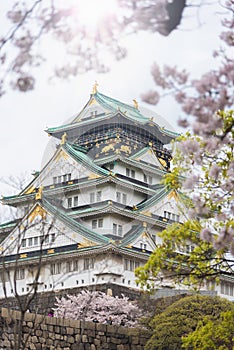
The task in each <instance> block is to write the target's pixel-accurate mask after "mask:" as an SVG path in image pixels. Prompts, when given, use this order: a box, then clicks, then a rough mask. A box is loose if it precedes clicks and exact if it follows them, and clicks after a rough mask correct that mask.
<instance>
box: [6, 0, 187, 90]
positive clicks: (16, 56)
mask: <svg viewBox="0 0 234 350" xmlns="http://www.w3.org/2000/svg"><path fill="white" fill-rule="evenodd" d="M103 1H104V0H103ZM191 3H192V1H191ZM102 5H103V6H101V5H98V6H96V3H95V2H93V3H90V1H89V2H85V4H84V2H83V1H72V0H71V1H66V2H62V1H53V0H33V1H29V0H25V1H15V2H13V6H12V7H11V8H10V6H9V11H8V12H7V19H8V27H9V28H8V29H9V30H8V32H7V33H6V34H5V35H3V36H2V37H1V36H0V63H1V69H0V96H1V95H2V94H3V93H4V92H6V90H7V88H9V86H11V87H12V88H14V89H18V90H19V91H22V92H26V91H30V90H32V89H33V88H34V86H35V79H36V78H35V76H36V73H37V69H38V68H39V67H41V66H42V65H43V64H44V63H45V62H46V61H47V59H48V57H47V53H48V47H51V43H53V44H54V43H55V42H57V45H56V47H57V48H58V47H60V49H61V50H60V53H58V57H57V60H56V61H57V64H55V67H54V71H55V75H56V76H57V77H60V78H66V79H67V78H69V77H71V76H76V75H77V74H81V73H85V72H87V71H90V70H96V71H97V72H99V73H105V72H107V71H108V70H109V66H108V63H107V62H106V59H105V58H106V56H108V57H112V58H114V59H116V60H121V59H122V58H124V57H125V56H126V54H127V50H126V48H125V47H123V46H122V45H121V44H120V41H121V40H120V39H121V37H123V36H124V35H129V34H132V33H136V32H137V31H141V30H146V31H150V32H158V33H160V34H162V35H169V34H170V33H171V32H172V31H173V30H175V29H176V28H177V27H178V25H179V24H180V22H181V19H182V16H183V11H184V9H185V8H186V7H188V6H189V5H190V1H189V0H187V1H186V0H180V1H178V0H170V1H169V0H157V1H155V0H149V1H136V0H116V1H115V3H114V2H113V1H111V0H109V1H105V2H104V3H103V4H102ZM94 7H95V11H93V10H94ZM111 7H112V8H111ZM84 10H85V11H84ZM60 56H62V57H65V59H64V60H61V59H60ZM53 63H54V62H53Z"/></svg>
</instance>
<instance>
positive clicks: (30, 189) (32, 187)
mask: <svg viewBox="0 0 234 350" xmlns="http://www.w3.org/2000/svg"><path fill="white" fill-rule="evenodd" d="M34 191H35V187H34V186H31V187H29V189H28V190H27V191H25V192H24V194H30V193H32V192H34Z"/></svg>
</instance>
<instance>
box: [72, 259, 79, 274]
mask: <svg viewBox="0 0 234 350" xmlns="http://www.w3.org/2000/svg"><path fill="white" fill-rule="evenodd" d="M78 261H79V260H74V261H73V271H78V267H79V263H78Z"/></svg>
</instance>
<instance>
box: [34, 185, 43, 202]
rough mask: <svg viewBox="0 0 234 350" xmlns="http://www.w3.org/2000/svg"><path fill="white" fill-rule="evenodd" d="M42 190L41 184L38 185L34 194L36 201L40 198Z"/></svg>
mask: <svg viewBox="0 0 234 350" xmlns="http://www.w3.org/2000/svg"><path fill="white" fill-rule="evenodd" d="M42 191H43V186H40V187H39V188H38V191H37V193H36V196H35V199H36V201H38V200H40V199H41V198H42Z"/></svg>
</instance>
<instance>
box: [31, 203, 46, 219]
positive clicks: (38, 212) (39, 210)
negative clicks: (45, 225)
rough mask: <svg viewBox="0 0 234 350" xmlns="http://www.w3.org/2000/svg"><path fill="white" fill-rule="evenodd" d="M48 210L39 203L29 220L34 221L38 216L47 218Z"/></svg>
mask: <svg viewBox="0 0 234 350" xmlns="http://www.w3.org/2000/svg"><path fill="white" fill-rule="evenodd" d="M46 215H47V213H46V211H45V210H44V209H43V208H42V207H41V206H40V205H37V206H36V207H35V208H34V210H33V211H32V212H31V213H30V214H29V216H28V220H29V222H32V221H33V220H34V219H35V218H36V217H37V216H40V217H41V218H42V220H44V219H45V218H46Z"/></svg>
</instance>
